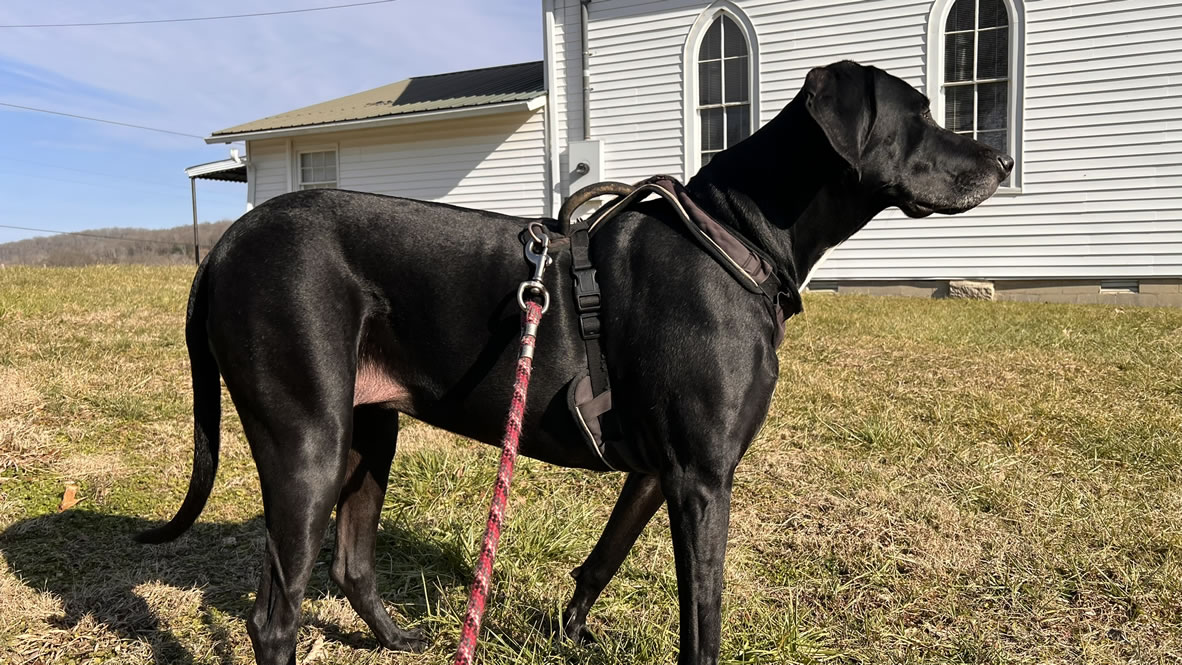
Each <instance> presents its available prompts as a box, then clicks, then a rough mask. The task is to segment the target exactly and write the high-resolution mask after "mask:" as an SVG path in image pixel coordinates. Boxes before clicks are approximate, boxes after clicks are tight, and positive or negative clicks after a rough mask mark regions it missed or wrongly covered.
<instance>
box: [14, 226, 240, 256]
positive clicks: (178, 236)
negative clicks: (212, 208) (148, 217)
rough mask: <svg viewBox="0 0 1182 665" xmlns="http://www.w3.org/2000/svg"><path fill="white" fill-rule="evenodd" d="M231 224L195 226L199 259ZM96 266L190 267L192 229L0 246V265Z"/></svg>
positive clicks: (101, 232) (101, 233) (102, 233)
mask: <svg viewBox="0 0 1182 665" xmlns="http://www.w3.org/2000/svg"><path fill="white" fill-rule="evenodd" d="M232 223H233V222H232V220H228V219H226V220H222V221H220V222H205V223H203V224H199V225H198V227H197V234H198V240H199V243H200V245H201V256H205V254H206V253H207V252H208V251H209V248H210V247H213V244H214V243H215V242H217V240H218V238H220V237H222V234H223V233H225V231H226V229H227V228H229V227H230V224H232ZM98 263H141V264H149V265H167V264H183V263H189V264H192V263H193V227H192V226H191V225H189V226H177V227H174V228H171V229H127V228H108V229H95V230H93V231H79V232H77V233H71V234H64V233H63V234H59V235H53V236H45V237H39V238H28V239H25V240H17V241H16V242H9V243H3V244H0V265H14V264H19V265H44V266H85V265H93V264H98Z"/></svg>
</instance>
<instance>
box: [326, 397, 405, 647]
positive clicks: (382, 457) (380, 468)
mask: <svg viewBox="0 0 1182 665" xmlns="http://www.w3.org/2000/svg"><path fill="white" fill-rule="evenodd" d="M353 412H354V418H353V448H352V450H350V451H349V460H348V466H347V471H346V474H345V482H344V484H343V485H342V486H341V496H340V500H339V501H338V503H337V542H336V552H335V554H334V555H333V562H332V579H333V581H334V582H336V583H337V585H338V586H340V587H341V590H343V591H344V592H345V596H346V597H347V598H348V599H349V604H350V605H352V606H353V609H354V610H356V612H357V614H359V615H360V616H361V618H362V619H364V620H365V623H366V624H367V625H368V626H369V627H370V629H371V630H372V631H373V632H374V634H375V635H376V636H377V638H378V642H379V643H380V644H381V645H382V646H384V647H386V648H387V649H395V650H398V651H421V650H422V649H423V647H424V646H426V640H425V639H424V638H423V636H422V634H421V633H419V632H418V631H411V630H404V629H402V628H400V627H399V626H398V625H397V624H395V623H394V621H393V620H392V619H391V618H390V615H389V614H387V613H386V609H385V607H384V606H383V605H382V599H381V596H379V595H378V580H377V571H376V570H375V565H374V550H375V548H376V546H377V529H378V519H379V518H380V517H381V513H382V499H383V498H384V497H385V495H386V484H387V482H388V480H389V477H390V463H391V462H392V461H393V459H394V450H395V447H396V445H397V441H398V411H397V410H395V409H393V408H389V407H385V406H381V405H377V404H373V405H366V406H359V407H357V408H355V409H354V411H353Z"/></svg>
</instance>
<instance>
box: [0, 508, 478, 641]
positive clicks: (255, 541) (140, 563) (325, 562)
mask: <svg viewBox="0 0 1182 665" xmlns="http://www.w3.org/2000/svg"><path fill="white" fill-rule="evenodd" d="M150 526H154V523H152V522H149V521H147V520H144V519H140V518H136V517H125V516H120V515H105V514H102V513H95V512H87V511H82V510H71V511H67V512H65V513H61V514H52V515H44V516H40V517H34V518H31V519H28V520H24V521H21V522H18V523H16V524H14V525H13V526H11V527H9V528H8V529H7V530H5V531H4V532H3V533H0V553H2V554H3V556H4V558H5V559H6V560H7V562H8V565H9V566H10V567H11V569H12V572H13V573H14V574H15V575H16V576H17V577H18V578H20V579H21V580H22V582H23V583H24V584H25V585H27V586H28V587H30V588H32V589H35V590H37V591H48V592H50V593H53V594H55V595H56V596H58V597H59V598H61V601H62V604H63V606H64V610H65V614H64V616H60V617H56V618H54V619H51V620H50V621H51V622H52V623H54V624H55V625H57V627H59V628H67V629H68V628H72V627H74V626H75V625H77V624H78V623H79V622H80V621H81V620H83V618H85V617H87V616H90V617H93V619H94V620H95V621H97V622H99V623H100V624H102V625H104V626H106V627H107V628H109V629H110V630H112V631H114V632H115V633H117V634H118V635H120V636H121V637H123V638H125V639H131V640H144V641H146V642H148V643H149V644H150V645H151V647H152V652H153V656H154V659H155V662H157V663H182V664H185V663H192V662H193V661H194V656H193V654H192V653H190V652H189V651H188V650H187V649H186V648H185V646H184V645H183V644H182V643H181V641H180V640H179V639H178V638H177V636H176V635H174V633H173V631H172V630H171V628H170V626H169V625H168V623H169V619H170V617H165V616H158V615H157V613H156V612H155V611H154V610H153V609H152V603H151V601H152V600H153V599H152V598H151V590H150V588H149V589H139V587H140V585H143V584H146V583H162V584H165V585H167V586H170V587H175V588H179V589H192V588H199V589H200V590H201V592H202V598H201V607H200V610H199V612H200V616H201V623H202V625H203V629H204V630H206V631H208V634H209V635H211V636H212V639H213V641H214V646H213V648H214V651H215V652H216V653H217V654H218V655H219V657H220V658H221V660H222V661H223V662H229V661H231V660H232V657H231V655H230V654H231V652H232V651H233V646H232V644H231V641H232V637H231V636H230V634H229V633H228V631H227V630H226V629H225V625H224V623H222V622H221V620H220V619H219V618H218V617H219V616H231V617H236V618H238V619H240V620H245V619H246V617H247V615H248V614H249V612H250V608H251V605H252V603H253V595H254V592H255V590H256V588H257V586H258V575H259V571H260V570H261V566H262V544H263V519H262V517H261V516H260V517H256V518H254V519H252V520H248V521H246V522H235V523H220V524H219V523H204V522H199V523H197V524H196V525H194V526H193V528H192V529H190V530H189V531H188V532H187V533H186V534H185V535H183V536H181V538H180V539H178V540H177V541H176V542H174V543H169V544H166V545H141V544H139V543H136V542H134V541H133V540H132V536H134V535H135V534H136V533H139V532H140V531H142V530H144V529H146V528H148V527H150ZM332 546H333V539H332V537H331V535H330V536H327V537H326V538H325V541H324V545H323V547H322V549H321V552H320V556H319V557H318V559H317V562H316V566H315V569H314V571H313V575H312V580H311V582H310V583H309V585H308V591H307V596H306V597H308V598H319V597H323V596H325V595H334V596H340V595H341V594H340V592H339V590H338V589H336V587H335V585H333V584H332V582H331V581H330V580H329V579H328V569H329V566H330V565H331V560H332ZM377 552H378V570H379V573H378V575H379V579H378V583H379V586H380V590H381V594H382V597H383V599H384V600H385V601H386V602H387V603H391V604H393V605H395V606H396V607H398V608H399V610H400V611H401V612H402V614H404V615H405V616H407V617H409V618H410V619H411V621H412V622H417V621H418V620H419V619H421V618H423V617H424V616H426V615H427V614H428V613H429V611H430V607H435V606H437V601H438V600H439V598H438V596H439V594H440V590H444V589H449V588H452V587H455V586H462V585H465V584H467V582H468V578H469V577H470V575H471V568H470V566H469V565H468V564H466V563H464V559H463V555H462V553H461V552H460V551H459V550H458V548H457V547H448V546H447V545H444V546H442V547H441V546H440V545H439V544H436V543H432V542H429V541H427V540H424V539H423V538H422V536H421V535H419V534H416V533H415V532H414V531H413V530H411V529H407V528H403V527H399V526H394V525H391V524H390V523H388V522H386V523H383V528H382V529H381V530H380V531H379V532H378V544H377ZM424 582H425V583H426V588H425V589H424ZM425 594H427V595H425ZM305 620H307V621H309V622H310V623H312V624H313V625H316V626H317V627H318V628H320V629H321V630H323V632H324V633H325V636H326V637H327V639H330V640H334V641H339V642H342V643H344V644H347V645H349V646H352V647H356V648H362V649H373V648H377V647H378V644H377V640H376V639H375V638H374V637H373V635H372V634H371V633H369V631H368V630H366V631H365V632H364V633H361V632H357V631H351V630H345V629H342V628H341V627H340V626H335V625H329V624H325V623H324V622H320V621H316V620H313V619H310V618H309V617H305ZM184 628H186V629H187V630H191V629H192V626H191V625H188V624H187V623H186V625H184Z"/></svg>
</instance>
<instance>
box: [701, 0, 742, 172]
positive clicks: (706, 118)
mask: <svg viewBox="0 0 1182 665" xmlns="http://www.w3.org/2000/svg"><path fill="white" fill-rule="evenodd" d="M757 53H758V46H757V44H756V37H755V30H754V27H753V26H752V25H751V22H750V20H748V19H747V16H746V15H745V14H744V13H743V11H742V10H741V9H740V8H739V7H737V6H735V4H734V3H733V2H731V1H730V0H715V2H713V3H711V5H710V6H709V7H707V8H706V10H705V11H703V12H702V13H701V14H700V15H698V20H697V21H695V22H694V25H693V27H692V28H691V29H690V32H689V37H688V38H687V40H686V43H685V60H684V63H685V69H684V71H685V76H686V81H685V107H684V109H685V124H684V127H685V132H686V136H685V177H686V178H687V179H688V178H689V177H691V176H693V174H694V173H695V172H696V171H697V170H698V169H699V168H701V167H702V166H703V165H705V164H706V163H707V162H709V161H710V159H711V158H712V157H714V155H717V154H718V153H719V152H721V151H722V150H724V149H726V148H729V147H730V146H732V145H734V144H736V143H738V142H739V141H742V140H743V139H745V138H747V137H748V136H750V135H751V132H752V130H753V128H754V127H755V125H756V118H757V117H758V116H757V115H756V113H757V110H758V108H759V91H758V89H757V88H758V81H759V71H758V68H759V61H758V59H757Z"/></svg>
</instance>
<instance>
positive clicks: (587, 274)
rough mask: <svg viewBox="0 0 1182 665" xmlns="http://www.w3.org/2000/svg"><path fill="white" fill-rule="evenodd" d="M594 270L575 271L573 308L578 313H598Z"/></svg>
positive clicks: (597, 289) (597, 288)
mask: <svg viewBox="0 0 1182 665" xmlns="http://www.w3.org/2000/svg"><path fill="white" fill-rule="evenodd" d="M601 302H602V301H601V299H600V296H599V281H598V280H597V279H595V269H594V268H590V269H588V270H576V271H575V306H576V307H578V310H579V312H598V311H599V306H600V304H601Z"/></svg>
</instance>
